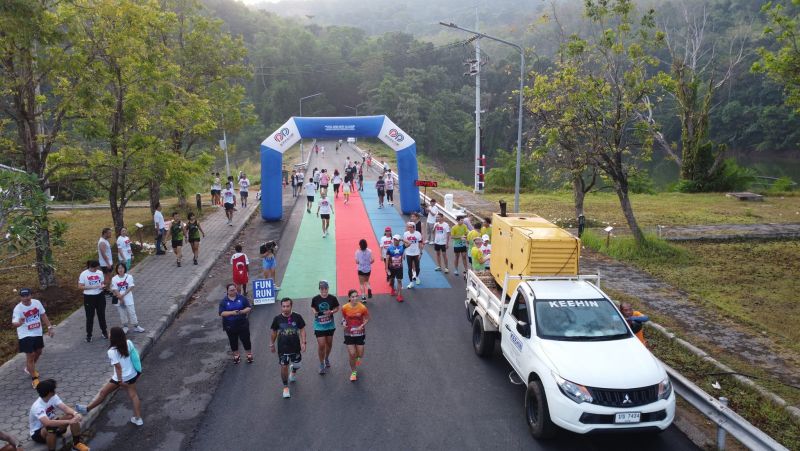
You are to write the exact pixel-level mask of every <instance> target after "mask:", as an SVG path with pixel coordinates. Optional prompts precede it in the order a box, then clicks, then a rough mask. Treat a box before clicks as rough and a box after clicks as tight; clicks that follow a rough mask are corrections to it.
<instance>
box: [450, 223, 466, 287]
mask: <svg viewBox="0 0 800 451" xmlns="http://www.w3.org/2000/svg"><path fill="white" fill-rule="evenodd" d="M467 233H468V229H467V225H466V224H464V216H458V217H456V225H454V226H453V228H452V229H450V236H451V237H452V238H453V253H454V254H455V263H454V264H455V270H454V271H453V275H456V276H457V275H458V262H459V260H460V261H461V263H462V266H463V271H464V272H465V273H466V272H467Z"/></svg>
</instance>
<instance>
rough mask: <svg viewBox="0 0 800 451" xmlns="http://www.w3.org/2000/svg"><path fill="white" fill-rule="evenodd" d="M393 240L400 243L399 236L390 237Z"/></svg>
mask: <svg viewBox="0 0 800 451" xmlns="http://www.w3.org/2000/svg"><path fill="white" fill-rule="evenodd" d="M392 239H393V240H397V241H400V235H395V236H393V237H392Z"/></svg>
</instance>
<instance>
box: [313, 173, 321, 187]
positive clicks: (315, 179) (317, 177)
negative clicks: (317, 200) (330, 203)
mask: <svg viewBox="0 0 800 451" xmlns="http://www.w3.org/2000/svg"><path fill="white" fill-rule="evenodd" d="M320 177H322V172H320V170H319V169H317V168H314V174H313V178H314V190H315V191H316V190H318V189H319V178H320Z"/></svg>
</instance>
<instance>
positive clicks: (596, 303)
mask: <svg viewBox="0 0 800 451" xmlns="http://www.w3.org/2000/svg"><path fill="white" fill-rule="evenodd" d="M534 309H535V315H536V334H537V335H539V337H541V338H544V339H550V340H570V341H600V340H618V339H621V338H627V337H629V336H630V331H629V330H628V327H627V326H626V325H625V320H624V319H623V318H622V316H620V314H619V313H618V312H617V309H616V308H614V305H613V304H611V302H610V301H609V300H608V299H602V298H601V299H590V300H586V299H581V300H562V299H559V300H542V299H537V300H536V302H535V304H534Z"/></svg>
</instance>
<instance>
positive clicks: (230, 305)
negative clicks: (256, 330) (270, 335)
mask: <svg viewBox="0 0 800 451" xmlns="http://www.w3.org/2000/svg"><path fill="white" fill-rule="evenodd" d="M225 292H226V294H225V297H224V298H222V300H221V301H219V310H218V311H219V316H221V317H222V330H224V331H225V333H226V334H227V335H228V343H229V344H230V347H231V352H232V353H233V363H234V364H238V363H239V362H240V361H241V357H240V356H239V342H240V341H241V342H242V346H244V350H245V352H247V363H253V352H252V351H251V343H250V322H249V321H248V319H247V315H249V314H250V311H251V310H253V308H252V307H251V306H250V301H248V300H247V298H246V297H244V296H242V295H241V294H239V293H238V287H237V286H236V284H234V283H229V284H228V285H226V286H225Z"/></svg>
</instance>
